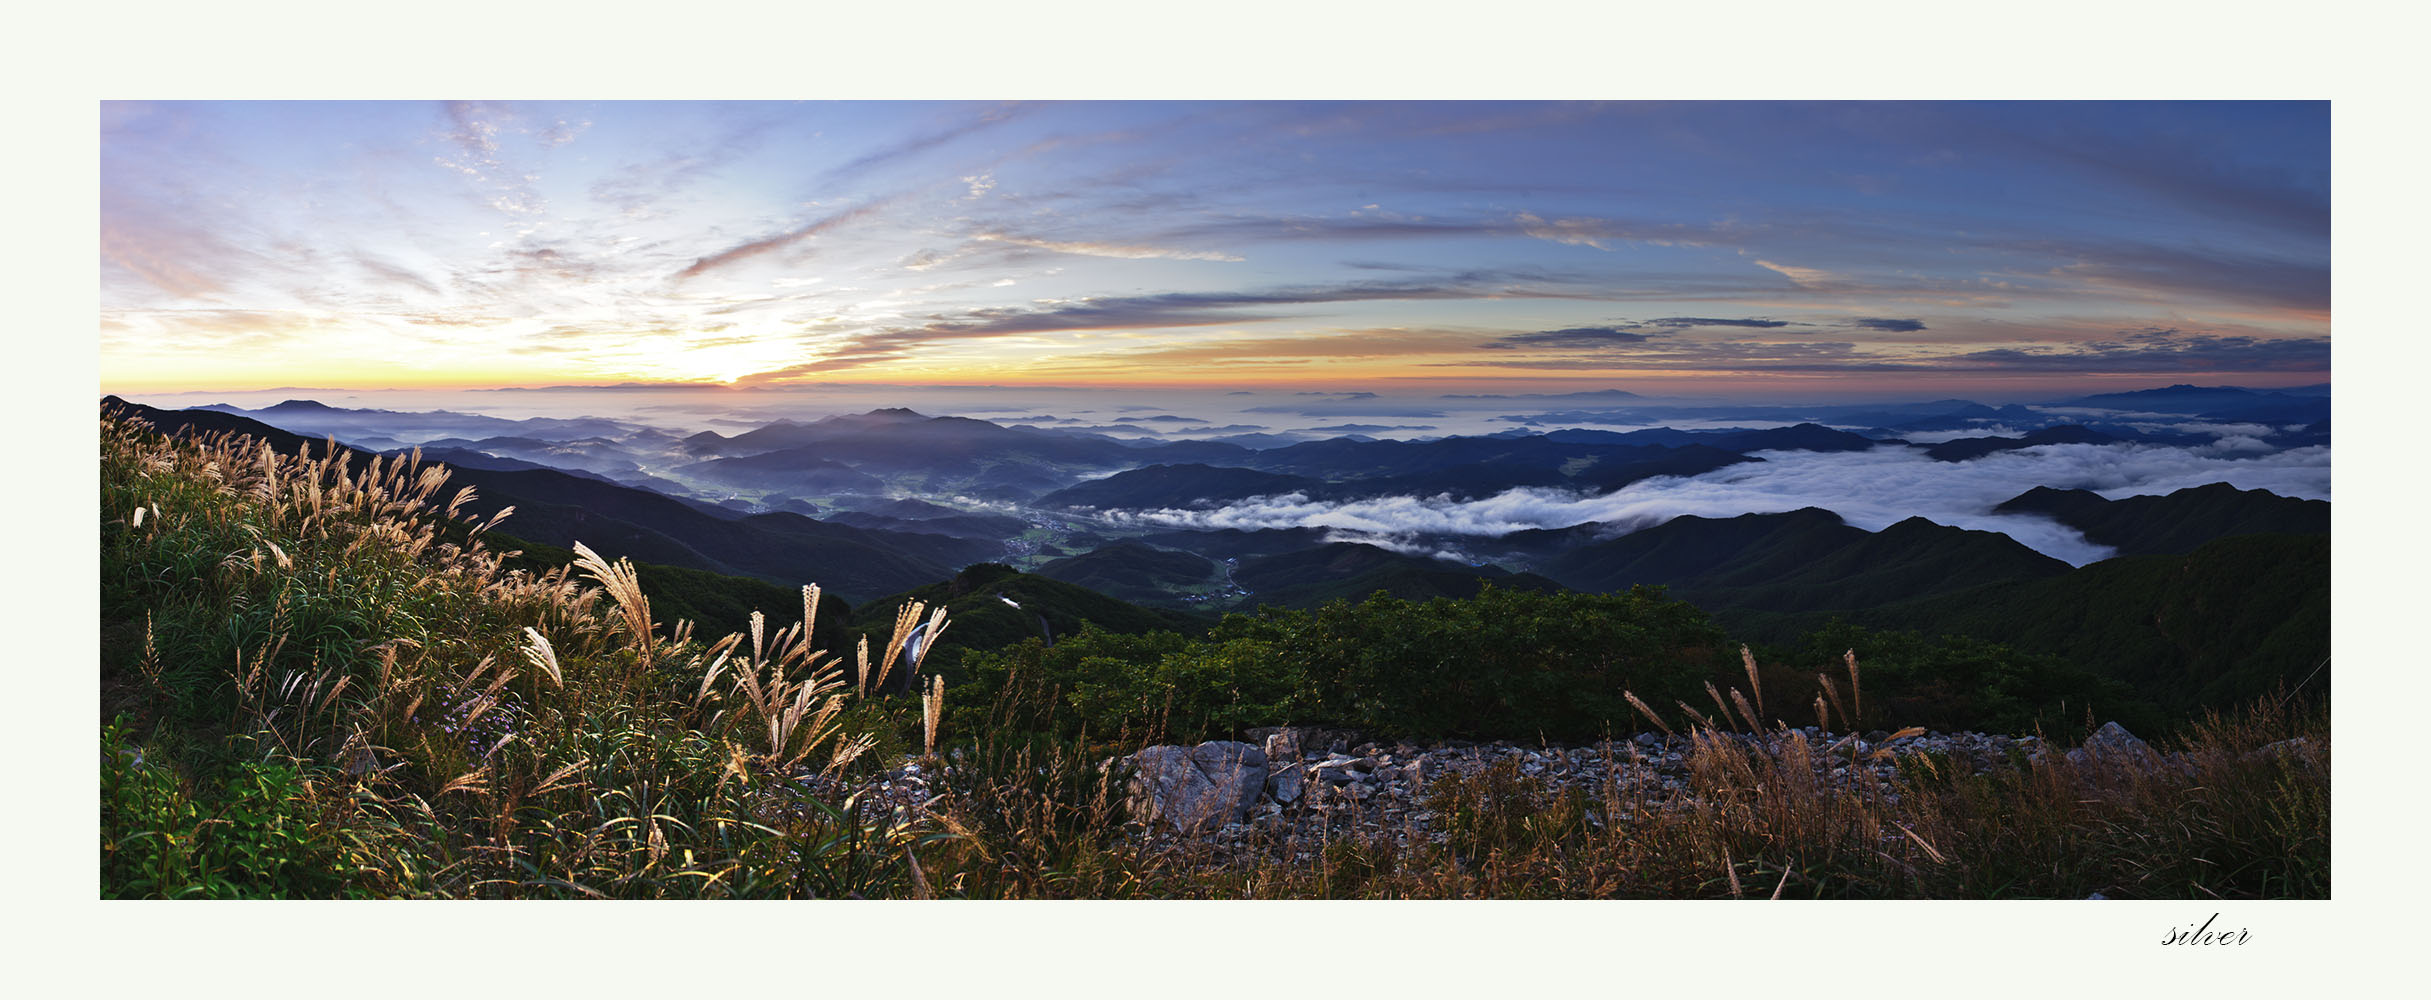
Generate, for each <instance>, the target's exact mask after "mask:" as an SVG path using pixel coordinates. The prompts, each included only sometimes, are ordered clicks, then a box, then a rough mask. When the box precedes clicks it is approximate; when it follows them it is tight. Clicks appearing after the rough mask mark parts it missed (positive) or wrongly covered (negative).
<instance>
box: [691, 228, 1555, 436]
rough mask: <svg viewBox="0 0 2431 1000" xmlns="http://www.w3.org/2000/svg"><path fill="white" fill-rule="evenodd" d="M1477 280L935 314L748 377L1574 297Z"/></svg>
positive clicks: (1460, 276) (760, 247)
mask: <svg viewBox="0 0 2431 1000" xmlns="http://www.w3.org/2000/svg"><path fill="white" fill-rule="evenodd" d="M834 221H841V219H840V218H839V219H833V220H824V221H823V222H822V223H820V224H818V225H826V224H830V223H832V222H834ZM801 235H803V233H802V231H796V232H795V233H788V234H782V235H780V236H778V237H771V238H769V239H766V240H760V241H755V242H754V243H751V244H746V245H745V246H742V247H737V248H735V249H734V250H730V251H727V252H726V253H725V254H721V255H719V256H720V258H721V259H718V260H712V259H709V258H704V259H703V261H702V262H700V263H696V264H695V265H694V266H693V267H692V268H689V269H687V271H686V273H694V272H697V271H698V270H701V269H704V267H706V266H717V265H719V264H722V263H725V262H728V261H729V260H731V259H734V258H736V257H737V256H739V255H746V254H756V253H765V252H767V251H769V250H772V249H776V248H777V247H779V246H782V245H783V244H784V243H786V242H790V241H791V240H792V239H796V238H799V237H800V236H801ZM1478 278H1479V275H1475V274H1468V273H1457V274H1450V275H1445V276H1444V277H1443V280H1442V281H1404V282H1385V281H1360V282H1348V283H1343V284H1335V285H1311V286H1297V287H1285V288H1274V289H1266V290H1247V291H1239V292H1166V293H1161V294H1156V295H1130V296H1107V297H1100V298H1082V299H1070V300H1063V301H1051V302H1045V303H1042V304H1040V305H1037V306H1034V307H1027V308H1016V307H989V308H981V309H972V310H967V311H964V312H961V313H953V314H941V315H934V316H931V317H929V318H928V322H926V323H923V324H920V325H916V326H903V327H895V328H891V329H884V330H879V331H876V332H873V333H865V334H860V335H856V336H853V337H851V338H849V339H848V340H846V341H845V342H843V343H842V344H841V345H839V346H838V347H836V348H834V349H833V350H832V352H831V353H830V354H828V355H827V356H825V357H822V358H820V359H819V360H817V361H812V362H807V363H804V364H800V365H794V366H789V367H786V368H781V369H776V370H772V371H765V372H761V373H758V374H756V375H752V376H748V377H747V378H748V379H749V380H751V381H753V382H768V381H782V380H785V379H790V378H794V377H798V376H801V375H807V374H812V373H817V372H828V371H839V370H843V369H848V368H858V367H862V366H866V365H871V364H877V363H880V362H884V361H891V360H895V359H898V358H902V357H906V356H909V355H910V354H911V353H913V352H914V351H916V350H918V349H919V348H920V347H921V346H923V345H925V344H929V343H932V342H939V341H955V340H975V339H985V338H991V337H1004V336H1016V335H1023V334H1038V333H1059V332H1073V331H1089V330H1137V329H1161V328H1175V327H1198V326H1216V325H1221V324H1230V323H1252V322H1259V321H1265V320H1276V319H1286V318H1290V317H1291V315H1292V314H1291V313H1283V314H1276V313H1271V312H1261V311H1253V310H1263V309H1268V308H1272V307H1289V306H1303V305H1328V304H1336V303H1346V302H1374V301H1440V300H1463V299H1480V298H1571V297H1574V296H1570V295H1566V294H1563V293H1560V292H1553V291H1543V290H1535V289H1527V288H1519V287H1508V286H1504V287H1497V286H1493V285H1489V284H1483V283H1480V282H1479V281H1478V280H1477V279H1478ZM1333 339H1335V340H1337V341H1339V342H1340V344H1339V345H1337V346H1352V345H1355V343H1356V340H1357V338H1333ZM1247 343H1248V346H1250V347H1259V346H1263V345H1261V344H1259V343H1258V342H1256V341H1250V342H1247ZM1328 353H1329V354H1331V353H1335V352H1328ZM1396 353H1398V352H1396ZM1423 415H1427V416H1437V415H1439V414H1423Z"/></svg>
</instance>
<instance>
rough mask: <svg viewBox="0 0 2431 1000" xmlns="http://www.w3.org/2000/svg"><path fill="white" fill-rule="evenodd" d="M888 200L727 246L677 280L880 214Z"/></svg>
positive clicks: (679, 276) (696, 264) (698, 274)
mask: <svg viewBox="0 0 2431 1000" xmlns="http://www.w3.org/2000/svg"><path fill="white" fill-rule="evenodd" d="M884 204H885V203H884V202H882V201H878V202H870V203H868V204H864V205H859V206H856V207H854V208H849V209H846V210H844V211H841V212H837V213H835V214H834V215H830V216H827V217H825V218H822V219H817V220H814V221H812V222H809V223H806V224H804V225H801V226H797V227H795V228H792V229H788V230H786V231H784V232H781V233H777V234H776V235H773V236H764V237H761V238H759V239H756V240H752V241H750V242H748V243H743V244H740V245H737V246H732V247H728V248H726V249H724V250H720V251H718V252H717V253H713V254H710V255H708V256H706V257H702V258H699V259H697V260H694V261H693V262H692V266H690V267H687V268H684V269H683V270H681V271H678V272H676V273H675V280H677V281H683V280H685V279H688V278H694V277H698V276H700V275H701V274H702V273H703V272H707V271H711V270H715V269H717V268H721V267H725V266H727V265H730V264H734V263H737V262H739V261H745V260H749V259H751V258H753V257H757V256H759V255H761V254H764V253H768V252H770V251H773V250H782V249H784V248H786V247H789V246H792V245H794V244H796V243H799V242H801V241H803V240H806V239H809V238H811V237H813V236H817V235H819V234H820V233H823V232H826V231H828V230H830V229H833V228H835V227H837V226H840V225H843V224H845V223H848V222H854V221H858V220H861V219H866V218H869V217H870V216H872V215H875V214H877V212H878V210H879V209H880V208H881V207H883V206H884Z"/></svg>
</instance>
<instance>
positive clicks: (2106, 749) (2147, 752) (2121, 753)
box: [2069, 722, 2156, 761]
mask: <svg viewBox="0 0 2431 1000" xmlns="http://www.w3.org/2000/svg"><path fill="white" fill-rule="evenodd" d="M2085 750H2086V751H2087V752H2088V753H2091V754H2092V755H2093V756H2095V757H2098V758H2101V759H2104V760H2122V761H2147V760H2151V759H2153V758H2154V757H2155V756H2156V755H2155V754H2154V753H2153V749H2152V746H2151V745H2150V744H2147V743H2145V742H2144V741H2143V740H2140V739H2137V738H2136V737H2135V734H2134V733H2130V732H2128V731H2127V727H2125V726H2122V725H2119V724H2118V723H2116V722H2105V723H2103V724H2102V728H2100V729H2097V730H2094V733H2093V735H2091V736H2088V737H2085ZM2069 757H2070V759H2074V758H2075V755H2074V754H2070V755H2069Z"/></svg>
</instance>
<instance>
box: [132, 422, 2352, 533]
mask: <svg viewBox="0 0 2431 1000" xmlns="http://www.w3.org/2000/svg"><path fill="white" fill-rule="evenodd" d="M128 398H130V399H132V400H134V401H136V402H141V403H147V404H150V405H154V406H161V407H167V408H178V407H187V406H199V405H206V404H212V403H222V404H228V405H231V406H235V407H239V408H244V409H261V408H264V407H269V406H272V405H275V404H277V403H279V402H282V401H285V400H288V399H311V400H314V401H317V402H320V403H322V404H325V405H328V406H332V407H340V408H347V409H379V410H389V411H398V415H397V416H394V417H385V416H384V417H383V418H382V420H381V422H380V427H381V433H382V436H383V437H385V438H386V439H387V440H388V441H390V442H394V443H397V444H420V443H423V442H428V441H433V440H439V439H448V438H474V439H478V438H480V437H485V436H496V435H504V434H513V435H516V436H524V437H540V438H550V437H551V434H550V433H548V432H547V429H540V430H535V429H532V428H529V427H522V428H506V429H500V428H499V427H497V426H495V425H494V424H493V423H492V422H491V421H471V422H468V421H465V420H462V419H458V418H449V417H441V416H431V415H427V414H432V413H436V412H445V413H450V414H471V415H479V416H484V417H490V418H498V419H503V420H521V419H526V418H532V417H552V418H576V417H590V418H601V419H602V420H604V421H607V422H610V423H612V424H613V425H614V426H613V427H612V428H610V429H612V430H616V431H618V432H619V433H616V434H607V435H601V434H600V433H599V432H600V430H601V426H602V425H601V424H600V423H599V422H597V421H593V422H590V424H589V425H588V426H587V427H586V428H584V429H583V430H582V431H581V432H580V433H579V434H578V433H577V432H576V431H574V430H570V429H569V430H564V431H563V435H564V436H563V437H562V438H560V439H572V438H574V437H577V436H581V437H593V436H607V437H609V438H611V439H612V440H628V441H639V440H641V439H649V440H652V441H655V442H657V444H656V446H657V447H660V448H665V447H668V446H669V445H670V444H671V443H672V442H670V441H668V439H666V438H665V437H662V436H659V435H656V434H651V433H650V432H651V431H657V432H661V433H663V434H673V435H677V436H683V435H690V434H693V433H696V432H699V431H704V430H714V431H718V432H720V433H722V434H726V435H729V436H732V435H734V434H737V433H740V432H742V431H746V430H750V429H752V428H756V427H759V426H761V425H763V424H766V423H769V422H772V421H775V420H779V419H789V420H794V421H802V422H807V421H810V420H815V419H817V418H820V417H823V416H829V415H834V414H843V413H859V412H865V411H868V410H871V409H876V408H880V407H905V408H910V409H913V410H917V411H919V412H921V413H924V414H928V415H931V416H963V417H972V418H977V419H983V420H989V421H993V422H996V423H999V424H1005V425H1017V426H1028V427H1039V428H1049V429H1059V430H1071V431H1079V432H1086V433H1096V434H1106V435H1112V436H1117V437H1122V438H1128V439H1135V440H1167V441H1172V440H1188V439H1217V438H1226V439H1232V440H1235V441H1237V442H1239V443H1243V444H1247V445H1250V446H1252V447H1271V446H1276V445H1282V444H1289V443H1292V442H1294V441H1299V440H1314V439H1319V438H1325V437H1333V436H1337V435H1344V434H1350V435H1359V436H1365V437H1373V438H1397V439H1425V438H1436V437H1445V436H1451V435H1478V434H1494V433H1503V432H1513V431H1522V432H1543V431H1551V430H1555V429H1559V428H1562V427H1582V428H1592V429H1596V430H1611V431H1628V430H1634V429H1640V428H1646V427H1656V426H1668V427H1674V428H1679V429H1683V430H1688V429H1702V428H1720V427H1746V428H1761V427H1774V426H1785V425H1788V424H1792V423H1797V422H1800V421H1802V420H1807V419H1820V420H1821V421H1822V422H1824V423H1827V424H1833V423H1834V420H1833V417H1834V415H1835V414H1837V415H1839V416H1842V417H1854V416H1856V415H1857V413H1858V412H1859V408H1857V407H1855V406H1853V405H1852V404H1851V403H1848V402H1845V401H1837V402H1832V403H1828V404H1826V403H1817V404H1813V405H1810V406H1803V407H1797V406H1786V405H1782V404H1767V403H1748V402H1736V403H1734V402H1730V401H1720V400H1686V399H1680V400H1657V399H1651V398H1647V397H1635V396H1630V395H1628V394H1626V393H1611V392H1605V393H1571V394H1561V395H1536V396H1529V395H1500V396H1496V395H1474V394H1471V395H1458V394H1454V395H1440V394H1431V395H1405V396H1397V397H1396V396H1385V395H1381V394H1375V393H1365V392H1351V393H1341V392H1336V393H1303V392H1292V391H1288V390H1266V391H1258V392H1248V391H1237V392H1225V391H1212V390H1210V391H1171V390H1153V391H1152V390H1117V389H1105V390H1099V389H1091V390H1072V389H1034V388H1002V387H945V388H938V387H894V386H831V387H820V388H815V389H791V390H703V389H657V388H630V389H538V390H532V389H504V390H470V391H451V392H426V391H411V390H377V391H374V390H311V389H284V390H267V391H260V392H240V393H229V392H193V393H173V394H129V396H128ZM1912 405H1914V404H1882V407H1879V408H1877V413H1879V412H1885V411H1887V408H1891V407H1898V406H1912ZM1872 415H1875V414H1869V416H1872ZM2035 417H2042V418H2045V423H2036V422H2034V420H2033V418H2035ZM2021 418H2022V419H2021ZM2057 421H2085V422H2103V423H2108V424H2111V425H2116V426H2126V427H2133V428H2135V429H2137V430H2139V431H2143V432H2147V433H2159V434H2175V435H2181V437H2179V438H2177V439H2174V440H2173V441H2171V442H2170V443H2167V444H2155V443H2115V444H2098V445H2097V444H2061V445H2045V446H2040V447H2033V448H2025V449H2020V450H2015V451H2007V452H1997V453H1994V454H1991V455H1986V456H1983V457H1980V458H1975V459H1971V460H1968V461H1961V462H1946V461H1937V460H1935V459H1933V458H1930V457H1928V456H1926V455H1925V454H1924V452H1923V450H1922V448H1921V446H1923V445H1928V444H1935V443H1940V442H1944V441H1949V440H1953V439H1957V438H1964V437H1982V436H1994V435H1999V436H2016V435H2019V434H2022V433H2025V432H2027V431H2030V430H2033V429H2035V428H2037V427H2040V426H2044V425H2045V424H2047V423H2049V422H2057ZM1837 426H1840V427H1843V428H1845V429H1851V430H1864V429H1865V427H1866V426H1867V425H1865V424H1850V423H1847V422H1845V421H1843V422H1840V423H1838V424H1837ZM290 429H297V428H292V427H291V428H290ZM2296 429H2298V428H2297V426H2295V425H2274V424H2270V423H2261V422H2255V421H2251V420H2219V419H2204V418H2199V417H2193V416H2181V415H2172V414H2166V413H2151V412H2128V411H2118V410H2103V409H2099V408H2089V407H2083V406H2062V405H2048V406H2041V407H2032V406H2030V407H2027V409H2026V410H2025V411H2020V410H2018V409H2015V408H2011V409H2008V410H2006V411H2004V413H2003V415H2002V416H2000V417H1996V418H1983V419H1980V420H1977V421H1973V422H1966V423H1961V424H1959V425H1957V426H1951V427H1937V428H1934V429H1930V430H1919V431H1913V432H1902V434H1901V437H1902V438H1903V439H1904V440H1906V441H1909V442H1911V444H1912V445H1913V446H1909V445H1897V444H1886V445H1881V446H1878V447H1876V448H1874V449H1872V450H1870V451H1863V452H1830V453H1822V452H1760V453H1756V455H1755V457H1758V458H1761V459H1763V461H1761V462H1756V463H1747V464H1741V465H1733V466H1730V467H1727V468H1723V469H1719V470H1716V471H1713V472H1709V473H1706V474H1703V475H1698V476H1694V477H1689V478H1678V477H1663V478H1658V479H1650V480H1645V481H1641V482H1637V483H1634V484H1631V485H1629V486H1627V487H1625V488H1622V489H1620V490H1617V491H1613V492H1610V493H1605V494H1601V495H1580V494H1577V493H1573V492H1567V491H1561V490H1549V489H1515V490H1511V491H1509V492H1505V493H1503V494H1501V495H1498V496H1493V497H1489V498H1486V499H1481V500H1474V501H1468V502H1455V501H1452V500H1448V499H1445V498H1442V497H1434V498H1429V497H1410V496H1404V497H1391V498H1382V499H1371V500H1358V501H1350V502H1316V501H1311V500H1309V499H1308V498H1306V497H1305V496H1300V495H1296V494H1295V495H1288V496H1280V497H1262V498H1257V499H1254V500H1251V501H1247V502H1243V503H1239V504H1235V505H1232V506H1228V507H1224V508H1221V509H1215V510H1162V511H1123V512H1114V513H1112V514H1110V515H1109V518H1110V520H1113V521H1115V522H1118V523H1126V524H1131V525H1135V526H1143V527H1147V526H1153V527H1160V528H1163V527H1189V528H1243V529H1254V528H1288V527H1320V528H1328V529H1333V531H1334V533H1335V534H1336V535H1337V536H1338V537H1341V538H1346V539H1354V540H1360V541H1368V542H1372V543H1376V544H1383V545H1388V546H1391V547H1395V548H1399V549H1402V550H1404V551H1422V552H1428V553H1431V554H1435V555H1439V556H1443V557H1445V558H1453V559H1459V558H1464V553H1463V552H1462V551H1461V550H1460V545H1459V539H1461V538H1479V537H1492V536H1498V535H1502V534H1507V533H1509V532H1512V531H1518V530H1523V529H1530V528H1561V527H1568V526H1571V525H1576V524H1582V523H1586V522H1590V521H1593V522H1602V523H1604V524H1607V525H1611V526H1612V527H1613V528H1614V529H1615V531H1616V532H1620V531H1628V530H1636V529H1638V528H1643V527H1647V526H1651V525H1654V524H1659V523H1661V522H1663V521H1665V520H1668V519H1670V518H1672V517H1676V516H1678V515H1682V514H1698V515H1703V516H1707V517H1729V516H1735V515H1738V514H1747V513H1764V512H1776V511H1787V510H1795V509H1798V508H1801V507H1810V506H1811V507H1822V508H1825V509H1828V510H1832V511H1834V512H1837V513H1838V514H1839V515H1840V516H1841V517H1842V518H1843V519H1845V520H1847V521H1848V522H1849V523H1851V524H1854V525H1856V526H1858V527H1861V528H1866V529H1868V530H1879V529H1881V528H1883V527H1885V526H1887V525H1890V524H1892V523H1895V522H1898V521H1900V520H1903V519H1905V518H1908V517H1912V516H1923V517H1925V518H1928V519H1930V520H1933V521H1936V522H1939V523H1942V524H1949V525H1956V526H1959V527H1965V528H1978V529H1984V530H1990V531H2000V532H2004V533H2007V534H2008V535H2010V536H2011V537H2013V538H2016V539H2017V540H2018V541H2020V542H2022V543H2024V544H2026V545H2028V546H2030V547H2032V548H2034V549H2036V550H2038V551H2041V552H2043V553H2045V554H2048V555H2051V556H2053V557H2056V558H2059V559H2062V560H2065V561H2067V562H2069V563H2071V564H2076V565H2082V564H2085V563H2087V562H2091V561H2094V560H2098V559H2101V558H2105V557H2107V556H2108V555H2110V554H2111V553H2110V552H2109V550H2107V549H2105V548H2103V547H2101V546H2097V545H2093V544H2091V543H2089V542H2087V541H2086V540H2085V539H2084V538H2083V537H2082V536H2081V535H2079V534H2078V533H2077V532H2075V531H2074V530H2072V529H2069V528H2066V527H2063V526H2061V525H2059V524H2057V523H2054V522H2052V521H2049V520H2046V519H2043V518H2039V517H2021V516H2013V515H2002V514H1995V513H1992V508H1993V507H1994V506H1995V505H1997V504H1999V503H2000V502H2001V501H2003V500H2006V499H2008V498H2010V497H2013V496H2016V495H2017V494H2019V493H2023V492H2025V491H2027V490H2030V489H2032V488H2034V487H2037V486H2049V487H2055V488H2062V489H2086V490H2092V491H2094V492H2097V493H2100V494H2102V495H2103V496H2105V497H2109V498H2112V499H2118V498H2121V497H2126V496H2133V495H2139V494H2162V493H2168V492H2171V491H2174V490H2178V489H2182V488H2186V487H2191V486H2199V485H2203V484H2206V483H2213V482H2227V483H2230V484H2232V485H2235V486H2237V487H2239V488H2241V489H2263V490H2269V491H2270V492H2273V493H2277V494H2280V495H2282V496H2292V497H2301V498H2306V499H2319V500H2327V499H2329V497H2330V450H2329V447H2328V446H2327V445H2311V446H2305V447H2285V446H2284V445H2275V444H2272V443H2270V442H2269V441H2267V440H2266V438H2268V437H2270V436H2271V435H2273V434H2276V433H2283V432H2291V431H2294V430H2296ZM312 433H317V432H312ZM341 436H343V435H341Z"/></svg>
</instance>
